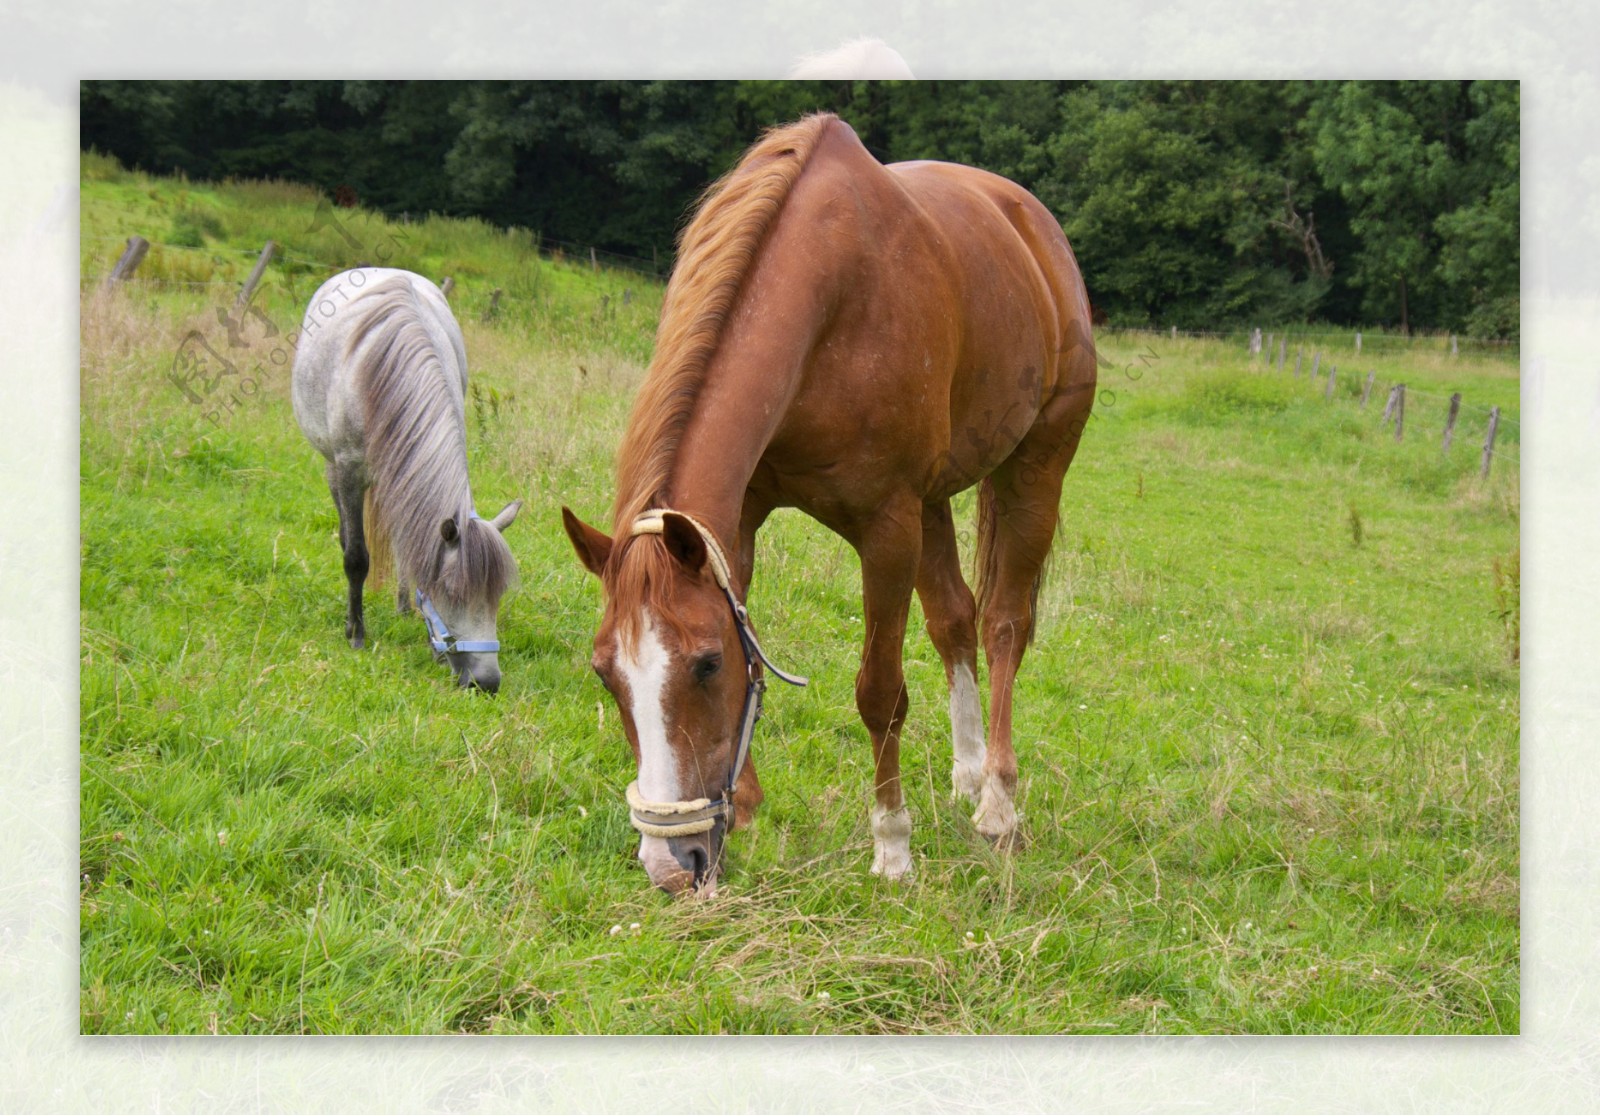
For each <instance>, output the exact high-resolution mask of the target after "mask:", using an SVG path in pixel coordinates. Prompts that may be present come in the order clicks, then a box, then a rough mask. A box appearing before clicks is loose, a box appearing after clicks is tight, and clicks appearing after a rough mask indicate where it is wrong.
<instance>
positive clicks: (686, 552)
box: [661, 512, 706, 574]
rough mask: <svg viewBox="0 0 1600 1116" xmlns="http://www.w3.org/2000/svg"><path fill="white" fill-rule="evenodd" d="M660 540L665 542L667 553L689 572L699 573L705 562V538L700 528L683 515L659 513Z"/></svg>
mask: <svg viewBox="0 0 1600 1116" xmlns="http://www.w3.org/2000/svg"><path fill="white" fill-rule="evenodd" d="M661 541H662V542H664V543H666V544H667V553H668V554H670V555H672V557H673V558H674V559H676V560H677V562H678V564H679V565H681V566H682V567H683V568H684V569H685V570H687V571H688V572H689V573H692V574H695V573H699V572H700V568H701V567H702V566H704V565H705V564H706V540H705V539H704V538H703V537H702V536H701V534H700V529H699V528H698V527H696V526H695V525H694V524H693V523H691V522H689V520H688V519H686V518H684V517H683V516H681V515H677V514H676V513H674V512H662V513H661Z"/></svg>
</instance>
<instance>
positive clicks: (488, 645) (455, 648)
mask: <svg viewBox="0 0 1600 1116" xmlns="http://www.w3.org/2000/svg"><path fill="white" fill-rule="evenodd" d="M470 515H471V518H473V519H482V518H483V516H481V515H479V514H478V509H477V508H473V509H472V511H471V513H470ZM417 610H418V611H419V612H421V613H422V622H423V623H424V624H426V625H428V645H429V646H430V647H432V648H433V649H434V650H435V651H437V652H439V653H440V654H441V655H464V654H467V653H468V652H488V651H499V650H500V641H499V640H497V639H456V640H452V639H451V638H450V628H449V627H448V626H447V625H446V624H445V622H444V617H443V616H440V615H439V610H438V609H436V608H434V607H433V602H432V601H431V600H429V599H428V594H426V593H424V592H423V591H422V590H421V589H418V590H417Z"/></svg>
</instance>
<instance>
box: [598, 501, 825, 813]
mask: <svg viewBox="0 0 1600 1116" xmlns="http://www.w3.org/2000/svg"><path fill="white" fill-rule="evenodd" d="M669 511H671V509H668V508H652V509H651V510H650V511H647V512H643V513H642V514H640V516H639V518H638V519H635V520H634V521H633V529H632V531H630V532H629V533H630V535H659V534H661V532H662V525H663V517H664V516H665V515H666V514H668V512H669ZM671 514H673V515H676V516H678V517H680V518H682V519H683V520H685V521H686V522H687V523H688V524H689V525H690V526H692V527H693V528H694V529H695V530H696V531H698V532H699V533H700V538H701V539H702V540H703V541H704V542H705V544H706V560H707V563H708V564H709V565H710V566H711V576H712V577H713V578H715V579H716V582H717V588H719V589H721V590H722V595H723V596H724V597H726V598H727V601H728V607H729V608H730V609H731V610H732V611H733V626H734V627H735V628H736V629H737V630H738V632H739V645H740V646H741V647H742V648H743V649H744V663H745V675H746V677H747V679H748V681H747V682H746V684H745V691H744V712H743V713H742V714H741V715H740V717H739V739H738V743H737V744H736V745H735V748H734V754H733V767H732V768H731V769H729V772H728V781H727V784H726V785H725V786H724V787H723V790H722V796H721V797H720V798H717V799H709V798H695V799H690V800H688V801H685V802H649V801H646V800H645V799H644V798H643V797H642V796H641V795H640V794H639V781H638V780H637V779H635V780H634V781H633V782H632V783H629V784H628V790H627V800H628V815H629V818H630V820H631V821H632V822H633V828H635V829H637V830H638V831H639V832H640V833H643V834H645V835H646V836H649V837H687V836H689V835H691V834H695V833H704V832H706V830H708V829H710V828H711V827H712V826H714V825H716V824H717V820H718V819H719V818H727V819H730V820H731V819H732V817H733V788H734V784H736V783H737V782H738V781H739V773H740V772H742V771H743V770H744V765H745V761H746V760H748V759H749V758H750V742H751V740H753V739H754V738H755V732H756V722H757V721H759V720H760V719H761V700H762V695H763V694H765V693H766V689H767V682H766V679H765V678H764V677H763V676H762V674H761V671H760V669H759V667H758V665H757V664H764V665H765V666H766V668H767V669H768V670H770V671H772V673H773V674H775V675H777V676H778V677H779V678H781V679H783V681H785V682H787V683H789V685H791V686H804V685H806V683H807V679H805V678H802V677H801V676H800V675H798V674H788V673H786V672H785V671H782V670H779V669H778V668H777V667H776V666H774V665H773V663H772V660H771V659H769V658H767V655H766V652H764V651H762V650H761V644H760V643H758V642H756V633H755V631H754V629H752V628H751V626H750V614H749V613H748V612H746V611H745V607H744V605H743V604H741V603H740V602H739V598H738V597H736V596H735V595H734V592H733V582H732V579H731V578H730V577H729V574H728V559H727V558H726V556H724V555H723V553H722V547H721V546H719V545H718V543H717V538H716V536H715V535H713V534H712V533H711V531H710V530H709V529H707V528H706V526H705V525H704V524H703V523H701V522H700V521H699V520H697V519H695V518H694V517H693V516H689V515H684V514H683V512H680V511H671Z"/></svg>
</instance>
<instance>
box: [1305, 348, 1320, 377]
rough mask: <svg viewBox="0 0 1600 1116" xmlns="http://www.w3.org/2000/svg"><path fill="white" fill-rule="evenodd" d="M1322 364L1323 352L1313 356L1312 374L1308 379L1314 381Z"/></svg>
mask: <svg viewBox="0 0 1600 1116" xmlns="http://www.w3.org/2000/svg"><path fill="white" fill-rule="evenodd" d="M1321 366H1322V354H1321V353H1318V354H1317V355H1316V356H1314V357H1312V358H1311V375H1309V376H1307V377H1306V379H1308V380H1313V381H1314V380H1316V378H1317V369H1318V368H1320V367H1321Z"/></svg>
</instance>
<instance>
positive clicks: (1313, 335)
mask: <svg viewBox="0 0 1600 1116" xmlns="http://www.w3.org/2000/svg"><path fill="white" fill-rule="evenodd" d="M1095 328H1096V332H1101V333H1110V334H1133V335H1136V336H1143V337H1167V338H1171V339H1172V340H1177V339H1178V338H1180V337H1192V338H1199V339H1203V340H1232V339H1234V338H1243V339H1245V340H1249V339H1251V338H1252V337H1254V336H1256V335H1259V334H1260V332H1261V331H1260V330H1259V329H1256V328H1254V327H1250V326H1239V327H1237V328H1234V329H1223V330H1211V329H1179V328H1177V327H1176V326H1170V327H1168V328H1167V329H1155V328H1153V327H1148V326H1114V325H1100V326H1096V327H1095ZM1267 336H1268V337H1270V338H1274V339H1276V338H1277V337H1279V336H1282V337H1287V338H1290V339H1291V341H1292V342H1300V341H1307V340H1319V339H1330V338H1334V339H1338V340H1341V341H1345V342H1347V343H1349V344H1350V345H1352V346H1353V347H1354V349H1355V351H1356V352H1357V353H1359V352H1361V349H1362V347H1363V346H1367V345H1384V346H1391V345H1392V346H1404V347H1406V348H1415V347H1417V346H1419V345H1422V346H1428V345H1441V344H1446V343H1448V344H1453V345H1456V346H1462V345H1465V346H1468V347H1472V348H1486V349H1512V350H1519V349H1520V348H1521V346H1522V342H1521V341H1520V340H1517V339H1516V338H1510V337H1471V336H1468V335H1466V334H1460V333H1388V332H1383V331H1380V332H1376V333H1371V332H1367V331H1365V330H1358V329H1351V330H1302V329H1295V328H1292V327H1291V328H1288V329H1285V330H1283V331H1282V332H1281V333H1279V331H1277V330H1274V331H1272V332H1270V333H1268V334H1267Z"/></svg>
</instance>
